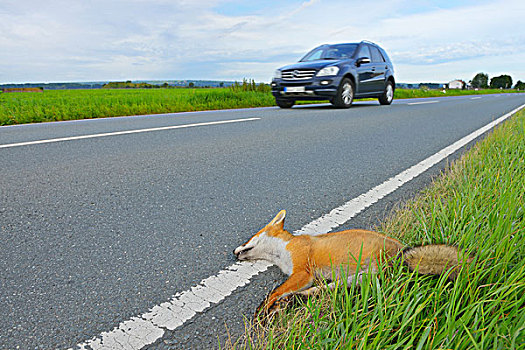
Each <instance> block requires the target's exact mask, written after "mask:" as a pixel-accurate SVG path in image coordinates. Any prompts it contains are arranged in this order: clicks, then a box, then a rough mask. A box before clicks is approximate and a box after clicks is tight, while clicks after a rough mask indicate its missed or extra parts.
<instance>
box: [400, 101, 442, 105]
mask: <svg viewBox="0 0 525 350" xmlns="http://www.w3.org/2000/svg"><path fill="white" fill-rule="evenodd" d="M439 102H440V101H436V100H433V101H423V102H410V103H407V105H424V104H427V103H439Z"/></svg>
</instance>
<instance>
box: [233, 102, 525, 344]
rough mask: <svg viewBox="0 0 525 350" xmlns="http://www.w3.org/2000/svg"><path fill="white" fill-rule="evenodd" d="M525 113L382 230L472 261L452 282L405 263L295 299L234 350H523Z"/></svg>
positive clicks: (445, 175) (385, 222) (247, 336)
mask: <svg viewBox="0 0 525 350" xmlns="http://www.w3.org/2000/svg"><path fill="white" fill-rule="evenodd" d="M524 159H525V111H521V112H520V113H518V114H517V115H515V116H514V117H513V118H512V119H511V120H509V121H508V122H506V123H505V124H503V125H502V126H500V127H498V128H497V129H496V130H495V131H494V132H493V133H492V134H491V135H489V136H488V137H487V138H486V139H485V140H483V141H482V142H480V143H478V144H477V145H476V146H475V147H474V148H473V149H472V150H471V151H470V152H468V153H467V154H466V155H465V156H463V157H462V158H461V159H460V160H459V161H457V162H455V163H454V164H453V165H451V166H450V167H449V168H448V169H447V171H446V172H445V173H444V174H443V176H440V177H439V178H437V179H436V180H435V181H434V183H433V184H432V185H431V186H430V187H429V188H428V189H426V190H424V191H423V192H422V193H421V194H420V195H418V196H417V198H415V199H413V200H411V201H410V202H408V203H406V204H404V205H403V206H402V207H400V208H399V209H397V210H395V211H393V213H392V215H391V216H390V217H389V218H387V219H386V220H385V221H384V222H383V224H382V225H381V226H380V227H379V228H378V230H380V231H383V232H385V233H386V234H388V235H390V236H393V237H397V238H399V239H400V240H402V241H403V242H405V243H407V244H409V245H416V244H421V243H449V244H458V245H459V246H460V247H462V248H464V249H465V250H466V251H468V252H470V253H472V254H473V255H475V261H474V263H473V264H472V265H471V266H469V268H468V271H467V270H466V269H465V270H463V271H462V272H461V273H460V275H459V277H458V278H457V279H456V280H455V281H453V282H450V281H448V280H447V279H446V278H435V277H427V276H419V275H418V274H417V273H409V272H408V271H407V270H406V268H404V267H403V266H400V265H399V264H397V265H394V266H393V267H392V268H388V269H386V271H384V272H381V273H380V274H378V275H367V276H365V277H364V278H363V281H362V283H361V284H360V285H357V286H356V285H351V286H349V288H339V289H336V290H334V291H332V292H324V293H323V294H322V295H319V296H316V297H312V298H310V299H308V300H307V301H297V302H298V303H299V305H298V306H295V307H291V308H288V309H287V310H286V311H285V312H283V313H282V314H281V315H280V316H279V317H278V318H277V319H276V320H274V322H273V323H272V324H271V325H270V326H269V327H261V326H257V325H256V326H250V327H253V328H251V329H250V330H249V331H247V332H246V334H245V336H244V337H243V338H241V339H240V340H239V341H238V342H237V343H236V344H234V346H233V347H234V348H237V349H239V348H249V349H253V348H255V349H259V348H265V349H353V348H356V349H398V348H403V349H405V348H415V349H488V348H491V349H515V348H523V347H524V346H525V244H523V242H524V241H525V219H524V211H525V198H524V197H525V161H524Z"/></svg>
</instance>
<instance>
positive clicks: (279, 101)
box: [275, 98, 295, 108]
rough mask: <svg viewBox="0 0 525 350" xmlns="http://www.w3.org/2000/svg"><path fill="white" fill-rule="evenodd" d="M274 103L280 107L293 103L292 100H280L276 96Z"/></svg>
mask: <svg viewBox="0 0 525 350" xmlns="http://www.w3.org/2000/svg"><path fill="white" fill-rule="evenodd" d="M275 104H276V105H277V106H279V107H281V108H292V106H293V105H294V104H295V101H294V100H281V99H278V98H276V99H275Z"/></svg>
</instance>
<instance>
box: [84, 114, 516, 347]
mask: <svg viewBox="0 0 525 350" xmlns="http://www.w3.org/2000/svg"><path fill="white" fill-rule="evenodd" d="M524 107H525V104H524V105H521V106H520V107H518V108H516V109H514V110H513V111H511V112H509V113H507V114H505V115H503V116H501V117H499V118H498V119H496V120H494V121H493V122H491V123H489V124H487V125H485V126H484V127H482V128H480V129H478V130H476V131H474V132H473V133H471V134H469V135H467V136H465V137H463V138H462V139H460V140H459V141H457V142H455V143H453V144H452V145H450V146H448V147H446V148H444V149H442V150H441V151H439V152H437V153H436V154H434V155H432V156H430V157H428V158H426V159H425V160H423V161H421V162H419V163H418V164H416V165H414V166H412V167H410V168H408V169H406V170H405V171H403V172H401V173H400V174H398V175H396V176H394V177H392V178H390V179H388V180H386V181H385V182H383V183H382V184H380V185H378V186H376V187H374V188H372V189H371V190H369V191H368V192H366V193H364V194H362V195H360V196H359V197H357V198H354V199H352V200H350V201H348V202H346V203H345V204H343V205H342V206H340V207H338V208H335V209H333V210H332V211H331V212H330V213H328V214H326V215H323V216H321V217H320V218H318V219H316V220H314V221H312V222H311V223H309V224H307V225H305V226H304V227H303V228H301V229H300V230H299V231H295V232H294V234H312V235H315V234H320V233H325V232H329V231H330V230H333V229H334V228H336V227H338V226H340V225H342V224H343V223H345V222H346V221H348V220H349V219H351V218H352V217H354V216H355V215H357V214H358V213H360V212H361V211H363V210H364V209H366V208H368V207H369V206H371V205H372V204H374V203H376V202H377V201H379V200H380V199H382V198H383V197H385V196H387V195H388V194H390V193H392V192H394V191H395V190H396V189H398V188H399V187H401V186H402V185H403V184H405V183H407V182H408V181H410V180H411V179H413V178H415V177H416V176H418V175H420V174H422V173H423V172H425V171H426V170H428V169H429V168H430V167H432V166H433V165H435V164H437V163H438V162H440V161H442V160H443V159H445V158H446V157H448V156H449V155H451V154H452V153H454V152H456V151H457V150H459V149H460V148H462V147H464V146H465V145H467V144H468V143H469V142H471V141H473V140H475V139H476V138H477V137H479V136H481V135H482V134H484V133H485V132H487V131H489V130H490V129H492V128H493V127H495V126H496V125H498V124H500V123H501V122H503V121H504V120H506V119H507V118H509V117H510V116H511V115H512V114H514V113H516V112H518V111H519V110H521V109H523V108H524ZM269 266H270V264H268V263H266V262H263V261H258V262H256V263H246V262H244V263H236V264H233V265H232V266H230V267H228V268H226V269H225V270H222V271H220V272H219V273H218V274H217V275H216V276H211V277H208V278H206V279H204V280H202V281H201V282H200V283H199V284H198V285H196V286H194V287H192V288H191V289H190V290H186V291H183V292H180V293H177V294H175V295H174V296H173V297H172V298H171V300H169V301H167V302H165V303H162V304H160V305H157V306H154V307H153V308H151V309H150V311H149V312H147V313H145V314H143V315H140V316H138V317H132V318H131V319H130V320H128V321H124V322H122V323H120V325H119V326H118V327H115V328H114V329H113V330H111V331H109V332H104V333H102V334H100V335H99V336H97V337H94V338H92V339H91V340H88V341H86V342H84V343H80V344H78V345H77V347H76V348H77V349H88V347H89V348H91V349H94V350H102V349H107V350H115V349H122V350H124V349H125V350H138V349H141V348H142V347H144V346H146V345H148V344H151V343H153V342H155V341H156V340H157V339H159V338H161V337H162V336H163V335H164V332H165V330H167V329H169V330H174V329H176V328H178V327H180V326H182V325H183V324H184V323H185V322H186V321H188V320H189V319H191V318H192V317H193V316H195V315H196V314H197V313H199V312H202V311H204V310H206V309H207V308H208V307H210V306H211V305H212V304H217V303H219V302H220V301H222V300H223V299H224V298H226V297H227V296H228V295H230V294H231V293H232V292H233V291H234V290H236V289H237V288H239V287H241V286H244V285H246V284H248V283H249V282H250V279H251V278H252V277H253V276H255V275H257V274H259V273H260V272H263V271H265V270H266V269H268V267H269ZM124 344H125V345H124Z"/></svg>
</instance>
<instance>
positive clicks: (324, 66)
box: [272, 41, 396, 108]
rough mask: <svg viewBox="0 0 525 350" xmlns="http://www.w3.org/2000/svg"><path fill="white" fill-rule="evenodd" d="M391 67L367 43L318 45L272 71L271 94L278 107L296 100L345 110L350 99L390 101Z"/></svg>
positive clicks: (382, 53) (376, 48)
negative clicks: (320, 102)
mask: <svg viewBox="0 0 525 350" xmlns="http://www.w3.org/2000/svg"><path fill="white" fill-rule="evenodd" d="M395 86H396V83H395V80H394V66H393V65H392V62H391V61H390V58H388V55H387V54H386V52H385V50H383V49H382V48H381V47H379V46H378V45H376V44H374V43H371V42H369V41H362V42H360V43H353V44H335V45H321V46H319V47H316V48H315V49H313V50H312V51H310V52H309V53H307V54H306V56H304V57H303V58H302V59H301V60H300V61H299V62H297V63H295V64H291V65H288V66H284V67H282V68H279V69H278V70H276V71H275V75H274V77H273V79H272V94H273V96H274V97H275V101H276V103H277V105H278V106H279V107H281V108H291V107H292V106H293V105H294V104H295V101H297V100H329V101H330V103H332V104H333V105H334V106H336V107H339V108H348V107H350V106H351V105H352V101H353V100H354V98H366V97H377V98H378V99H379V102H380V103H381V104H382V105H389V104H391V103H392V100H393V99H394V90H395Z"/></svg>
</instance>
